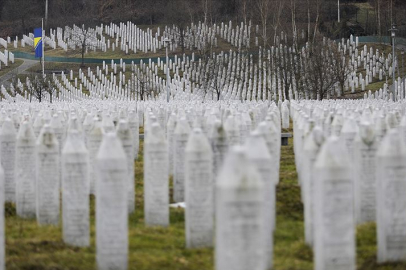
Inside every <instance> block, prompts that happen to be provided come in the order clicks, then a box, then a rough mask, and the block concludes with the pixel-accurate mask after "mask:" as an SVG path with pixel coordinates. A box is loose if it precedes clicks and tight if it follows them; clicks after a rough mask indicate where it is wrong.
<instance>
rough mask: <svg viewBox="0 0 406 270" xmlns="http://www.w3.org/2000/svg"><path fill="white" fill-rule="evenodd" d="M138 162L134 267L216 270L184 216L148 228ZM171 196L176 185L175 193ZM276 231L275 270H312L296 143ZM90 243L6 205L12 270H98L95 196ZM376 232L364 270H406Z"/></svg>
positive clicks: (281, 190)
mask: <svg viewBox="0 0 406 270" xmlns="http://www.w3.org/2000/svg"><path fill="white" fill-rule="evenodd" d="M142 146H143V144H142V141H141V145H140V147H141V148H140V149H141V153H140V154H141V155H140V158H139V160H138V161H136V162H135V176H136V211H135V213H134V214H132V215H131V216H130V218H129V269H137V270H157V269H163V270H175V269H176V270H211V269H213V263H214V257H213V251H214V250H213V249H212V248H206V249H193V250H187V249H185V231H184V212H183V210H182V209H171V212H170V222H171V225H170V226H169V227H168V228H149V227H145V226H144V220H143V172H142V171H143V159H142ZM170 193H172V187H171V191H170ZM276 206H277V227H276V231H275V235H274V269H278V270H296V269H297V270H311V269H313V253H312V250H311V249H310V248H309V247H307V246H306V245H305V243H304V222H303V205H302V203H301V201H300V187H299V186H298V184H297V174H296V167H295V164H294V153H293V145H292V141H290V144H289V146H283V147H282V154H281V167H280V183H279V185H278V187H277V204H276ZM90 220H91V245H90V247H88V248H76V247H70V246H68V245H65V244H64V243H63V241H62V228H61V226H58V227H55V226H38V225H37V224H36V222H35V220H22V219H20V218H18V217H16V213H15V207H14V205H12V204H7V205H6V264H7V269H9V270H10V269H27V270H28V269H31V270H40V269H44V270H62V269H72V270H73V269H83V270H88V269H95V268H96V266H95V252H96V251H95V216H94V198H93V197H92V198H91V219H90ZM375 230H376V228H375V225H374V224H373V223H368V224H365V225H362V226H359V227H358V230H357V265H358V269H359V270H371V269H377V270H378V269H379V270H389V269H396V270H400V269H406V264H383V265H378V264H377V263H376V236H375V235H376V231H375Z"/></svg>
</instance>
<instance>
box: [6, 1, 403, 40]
mask: <svg viewBox="0 0 406 270" xmlns="http://www.w3.org/2000/svg"><path fill="white" fill-rule="evenodd" d="M45 3H46V0H0V37H6V36H17V35H18V36H22V34H27V33H28V32H32V31H33V28H35V27H38V26H40V25H41V18H43V17H44V16H45ZM48 3H49V4H48V13H49V16H48V21H47V22H46V28H47V29H49V28H56V27H58V26H59V27H63V26H65V25H73V24H78V25H81V24H85V25H86V26H94V25H98V24H101V23H110V22H114V23H118V22H125V21H132V22H134V23H136V24H138V25H164V24H170V25H172V24H174V25H177V26H179V28H181V29H182V28H185V27H187V25H190V23H191V22H194V23H197V22H198V21H201V22H206V23H207V24H214V23H221V22H227V21H229V20H231V21H233V22H235V23H237V22H241V21H244V22H249V21H251V22H252V25H259V27H260V29H261V32H263V33H264V35H266V36H267V37H272V36H274V34H275V33H277V34H279V33H280V32H281V31H283V32H285V33H287V34H288V36H292V34H293V33H295V34H296V35H306V36H312V35H313V34H314V33H316V31H319V32H320V33H322V34H323V35H325V36H327V37H330V38H334V39H336V38H341V37H348V36H349V35H350V34H355V35H358V36H363V35H377V36H386V35H388V29H389V28H391V24H392V19H393V22H395V23H396V24H397V28H398V29H399V32H398V35H399V36H402V37H406V16H404V14H406V1H404V0H340V22H338V9H337V4H338V1H337V0H48ZM270 43H272V40H271V41H270Z"/></svg>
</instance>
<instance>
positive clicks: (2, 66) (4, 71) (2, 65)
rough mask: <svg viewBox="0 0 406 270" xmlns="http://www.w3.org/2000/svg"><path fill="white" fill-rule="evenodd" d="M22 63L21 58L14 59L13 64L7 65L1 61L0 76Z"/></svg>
mask: <svg viewBox="0 0 406 270" xmlns="http://www.w3.org/2000/svg"><path fill="white" fill-rule="evenodd" d="M22 63H23V60H21V59H15V60H14V64H9V65H8V66H7V67H6V66H5V65H4V64H3V63H2V64H1V69H0V77H1V76H3V75H6V74H7V73H9V72H10V71H12V70H13V69H15V68H18V67H19V66H21V65H22Z"/></svg>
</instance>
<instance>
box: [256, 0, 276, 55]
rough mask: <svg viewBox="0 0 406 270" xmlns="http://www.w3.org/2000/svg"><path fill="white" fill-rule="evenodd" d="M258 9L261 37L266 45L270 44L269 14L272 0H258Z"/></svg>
mask: <svg viewBox="0 0 406 270" xmlns="http://www.w3.org/2000/svg"><path fill="white" fill-rule="evenodd" d="M255 4H256V10H257V12H258V15H259V20H260V22H261V28H262V29H261V37H262V40H263V42H264V47H267V45H268V18H269V17H268V16H269V14H270V13H271V12H270V11H271V8H272V5H271V1H270V0H256V3H255Z"/></svg>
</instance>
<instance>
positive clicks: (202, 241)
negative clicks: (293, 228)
mask: <svg viewBox="0 0 406 270" xmlns="http://www.w3.org/2000/svg"><path fill="white" fill-rule="evenodd" d="M43 105H44V103H35V102H33V103H23V102H21V103H7V102H3V103H1V104H0V106H1V108H0V116H1V117H0V125H1V131H0V139H1V155H0V157H5V156H7V157H9V156H13V155H15V163H14V162H10V160H7V159H3V158H2V162H1V164H2V167H4V168H5V171H7V177H5V176H4V175H3V178H4V181H2V182H1V184H2V185H3V188H4V189H6V187H7V192H5V196H6V198H7V201H11V202H14V201H15V202H16V205H17V214H18V216H20V217H22V218H36V219H37V222H38V223H39V224H41V225H47V224H50V225H58V223H59V207H60V197H59V196H60V195H59V191H60V190H61V191H62V192H61V196H62V209H61V210H62V229H63V240H64V242H65V243H67V244H70V245H73V246H79V247H82V246H88V245H89V244H90V220H89V215H90V209H89V203H90V201H89V194H94V195H95V197H96V244H97V256H96V260H97V264H98V267H99V268H100V269H110V268H111V267H113V266H114V267H117V268H118V269H126V267H127V254H128V228H127V226H128V225H127V221H128V214H129V213H131V212H132V211H134V199H135V190H134V162H133V161H134V158H135V157H136V156H138V146H139V141H138V140H139V138H138V129H139V126H140V125H141V124H142V123H143V121H139V119H140V118H139V117H140V116H141V117H142V118H144V115H145V125H144V136H145V149H144V153H145V156H144V160H145V162H144V186H145V193H144V196H145V206H144V207H145V209H144V214H145V224H146V225H147V226H168V225H169V176H170V171H169V168H170V164H169V157H170V155H169V151H168V149H170V147H169V146H170V145H172V149H173V153H172V154H173V155H171V156H172V157H173V158H174V159H175V160H176V162H177V163H176V162H175V163H174V164H172V165H173V167H174V170H173V173H178V176H179V177H180V178H181V179H182V180H183V182H178V183H177V184H176V185H175V190H176V189H178V190H180V191H182V193H180V196H182V198H181V200H180V201H181V202H183V201H186V205H187V208H186V213H185V216H186V218H185V220H186V230H185V231H186V247H187V248H196V247H211V246H214V242H213V241H214V238H213V237H214V234H215V228H216V226H215V219H214V216H215V211H217V209H219V208H221V207H226V208H227V207H231V205H229V204H234V206H232V208H233V209H234V210H233V211H234V212H235V215H237V216H238V218H239V219H240V220H241V222H242V223H241V224H240V225H239V226H240V227H239V228H234V229H233V230H235V233H233V234H232V235H236V234H239V235H241V237H238V239H239V240H238V241H237V242H235V244H236V245H237V246H239V247H241V246H242V245H243V243H244V241H246V240H247V237H248V238H251V235H252V237H253V238H252V240H253V241H252V244H253V245H254V246H257V247H259V248H264V251H263V253H261V254H255V252H254V253H252V254H251V255H249V254H247V255H246V256H243V257H241V258H238V260H237V261H235V262H234V263H235V264H236V265H240V264H241V265H251V264H252V263H255V264H257V265H262V266H264V267H265V266H269V267H270V266H272V248H273V237H272V234H273V230H274V228H275V209H274V208H275V185H276V184H277V182H278V180H277V178H278V177H279V176H278V173H276V171H277V169H278V166H279V164H278V163H279V162H278V161H279V155H280V149H278V148H280V129H281V122H282V121H281V119H280V117H281V112H280V109H279V107H278V106H277V105H276V104H275V103H272V102H268V101H266V102H247V103H241V102H239V101H237V102H232V101H230V102H229V103H221V102H207V103H205V104H202V103H200V102H194V103H190V102H187V103H186V102H184V101H178V102H172V103H170V104H169V106H168V104H166V103H164V102H142V103H138V104H136V103H132V102H113V101H99V102H94V101H81V102H72V103H65V102H61V103H59V102H55V103H52V104H47V106H46V107H43ZM279 105H280V107H281V108H285V109H287V108H289V103H288V102H287V101H286V102H284V103H281V104H279ZM282 111H283V110H282ZM283 115H284V117H288V118H289V113H287V114H286V113H285V114H283ZM129 118H131V119H129ZM283 122H288V123H289V120H286V119H283ZM129 123H131V125H130V124H129ZM171 125H172V127H170V126H171ZM171 129H172V131H170V130H171ZM16 130H18V132H16ZM135 130H136V131H137V132H135ZM165 130H166V131H167V132H165ZM179 130H180V131H181V132H177V131H179ZM185 130H186V131H187V133H186V134H185V132H184V131H185ZM171 132H172V135H171ZM251 132H253V133H252V134H251ZM135 134H136V135H137V137H136V138H134V135H135ZM178 134H180V135H182V136H183V137H182V138H180V139H179V138H178V137H176V136H177V135H178ZM170 138H171V139H170ZM278 138H279V139H278ZM177 139H178V141H177ZM135 142H136V143H135ZM178 143H179V144H178ZM232 145H242V146H244V147H243V148H241V146H240V148H241V149H242V150H237V152H239V151H240V152H242V153H243V155H244V156H245V159H247V160H249V162H250V163H251V162H252V164H253V165H252V170H254V171H256V174H258V175H259V176H260V177H259V178H258V180H257V181H259V182H260V186H267V187H268V188H266V189H262V188H261V189H257V188H258V187H259V186H257V184H256V183H254V182H255V181H254V182H252V183H251V180H249V181H248V182H245V181H246V180H244V179H245V178H244V177H242V176H241V175H236V177H237V178H239V177H242V178H241V183H239V184H238V186H236V187H235V188H236V189H235V190H234V191H230V190H228V189H227V186H222V187H220V186H221V185H220V186H217V184H219V183H221V182H222V181H224V180H221V179H220V178H221V177H220V176H219V174H220V171H221V168H222V167H223V165H222V164H223V159H224V157H225V156H226V152H227V149H228V148H229V149H231V148H232V147H231V146H232ZM258 149H260V150H261V151H260V152H259V153H257V150H258ZM230 151H231V150H230ZM233 151H234V150H232V152H233ZM176 152H177V153H179V155H175V154H174V153H176ZM230 155H233V154H230ZM179 156H182V157H183V158H182V159H179ZM215 157H216V158H215ZM231 160H233V159H231ZM130 161H131V162H130ZM180 163H183V168H182V170H178V171H177V170H176V166H175V164H180ZM267 163H270V164H268V166H267ZM235 165H236V164H233V165H232V166H235ZM270 165H271V166H270ZM215 167H216V169H215ZM223 170H225V171H228V170H230V168H225V167H223ZM130 171H131V173H130ZM244 173H245V172H244ZM0 176H2V175H1V174H0ZM92 179H93V189H94V190H93V191H92V190H91V185H92V184H91V183H92ZM228 179H229V178H228V177H227V178H226V179H225V181H229V180H228ZM246 184H247V185H248V186H250V185H251V184H253V185H254V187H255V188H254V189H253V190H251V191H250V190H247V194H246V195H243V194H242V195H241V196H240V195H238V194H239V193H238V192H237V191H238V190H239V189H241V187H244V186H245V185H246ZM241 185H242V186H241ZM223 188H225V189H224V190H223V192H225V194H228V193H230V192H231V193H230V194H234V195H233V196H231V197H228V198H226V200H229V201H228V202H226V205H225V206H219V204H221V203H224V199H225V198H217V199H215V196H216V194H217V193H220V194H221V192H220V191H219V190H220V189H223ZM235 192H236V193H235ZM257 192H259V193H257ZM258 194H262V195H260V196H259V197H258ZM176 196H179V195H175V197H176ZM246 196H248V197H246ZM129 197H131V198H129ZM252 198H255V201H254V202H251V199H252ZM251 203H253V204H251ZM246 204H247V205H248V206H249V208H250V210H248V211H247V210H246V209H245V208H246V207H247V206H246ZM251 210H253V211H255V213H257V214H256V216H255V218H254V221H250V220H249V218H250V217H251V214H252V213H251ZM3 218H4V215H3ZM225 218H226V217H225ZM228 218H234V216H232V215H231V216H230V215H228ZM216 222H219V221H216ZM225 222H226V224H227V222H228V224H231V223H230V222H232V221H231V220H228V221H225ZM222 226H223V227H222ZM257 226H259V227H258V228H259V229H258V228H257ZM219 228H220V229H221V228H224V225H220V226H219ZM232 235H230V236H229V237H231V236H232ZM264 235H266V237H264ZM218 241H220V240H216V246H222V245H223V244H221V243H219V242H218ZM226 241H227V242H229V241H230V239H228V240H226ZM106 243H109V245H107V244H106ZM238 243H239V244H238ZM224 245H228V244H224ZM265 247H266V249H265ZM233 248H236V247H235V246H233ZM0 252H1V250H0ZM234 252H236V253H238V252H242V250H240V249H238V248H237V249H235V251H234ZM252 256H257V258H258V259H257V260H252V258H251V257H252ZM219 260H221V259H220V258H219ZM226 260H227V259H226Z"/></svg>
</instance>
